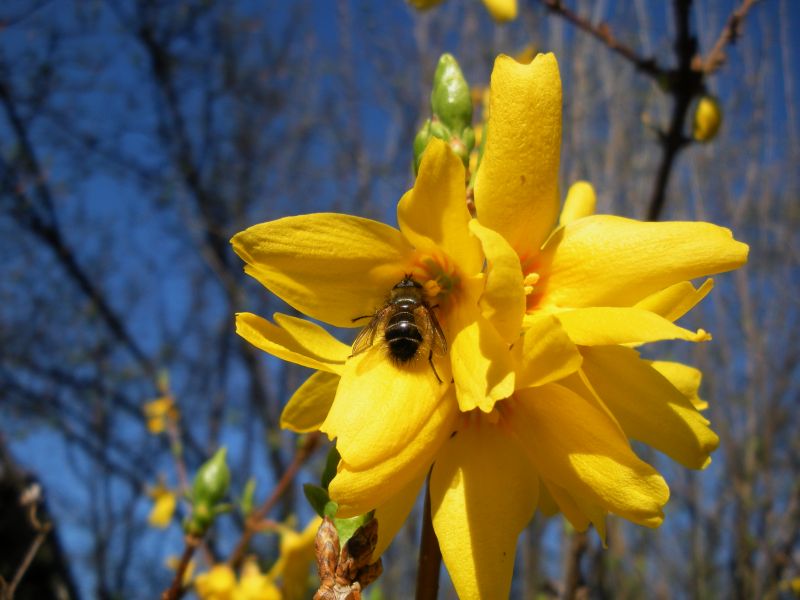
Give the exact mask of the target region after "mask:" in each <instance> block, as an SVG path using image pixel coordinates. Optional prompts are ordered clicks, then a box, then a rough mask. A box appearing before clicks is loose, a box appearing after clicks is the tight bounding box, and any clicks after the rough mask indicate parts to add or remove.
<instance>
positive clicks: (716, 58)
mask: <svg viewBox="0 0 800 600" xmlns="http://www.w3.org/2000/svg"><path fill="white" fill-rule="evenodd" d="M756 2H758V0H743V2H742V3H741V4H740V5H739V7H738V8H737V9H735V10H734V11H733V12H732V13H731V14H730V16H729V17H728V20H727V21H726V22H725V27H723V28H722V31H721V32H720V34H719V37H718V38H717V41H716V42H715V43H714V46H713V47H712V48H711V51H710V52H709V53H708V54H707V55H706V57H705V59H703V60H702V61H701V64H700V65H699V69H700V70H701V71H702V72H703V73H704V74H706V75H710V74H711V73H713V72H714V71H716V70H717V69H719V68H720V67H721V66H722V65H723V64H725V58H726V57H725V46H727V45H728V44H733V43H735V42H736V40H737V39H738V38H739V36H741V35H742V23H743V22H744V18H745V16H746V15H747V12H748V11H749V10H750V9H751V8H752V7H753V5H754V4H755V3H756Z"/></svg>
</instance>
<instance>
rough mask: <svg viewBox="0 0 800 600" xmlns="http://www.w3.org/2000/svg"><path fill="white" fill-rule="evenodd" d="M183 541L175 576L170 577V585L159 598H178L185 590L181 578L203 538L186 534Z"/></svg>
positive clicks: (175, 599)
mask: <svg viewBox="0 0 800 600" xmlns="http://www.w3.org/2000/svg"><path fill="white" fill-rule="evenodd" d="M184 541H185V545H184V548H183V554H182V555H181V560H180V561H179V562H178V566H177V567H176V568H175V576H174V577H173V578H172V583H171V584H170V586H169V587H168V588H167V589H166V590H164V593H163V594H161V600H178V598H180V597H181V596H183V594H184V592H185V591H186V590H185V589H184V586H183V578H184V575H185V573H186V569H187V568H188V567H189V563H190V562H191V561H192V556H194V552H195V550H197V548H198V547H199V546H200V544H201V542H202V541H203V540H202V538H199V537H197V536H194V535H187V536H186V538H185V539H184Z"/></svg>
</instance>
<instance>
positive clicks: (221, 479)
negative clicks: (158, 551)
mask: <svg viewBox="0 0 800 600" xmlns="http://www.w3.org/2000/svg"><path fill="white" fill-rule="evenodd" d="M225 453H226V449H225V448H224V447H222V448H220V449H219V450H217V452H216V454H214V456H212V457H211V458H210V459H208V460H207V461H206V462H205V463H203V466H201V467H200V469H199V470H198V471H197V475H195V477H194V484H193V485H192V514H191V515H190V516H189V518H188V519H187V520H186V523H185V524H184V529H185V530H186V532H187V533H189V534H191V535H196V536H202V535H203V534H204V533H205V532H206V530H207V529H208V528H209V527H210V526H211V523H213V522H214V518H215V517H216V516H217V515H218V514H220V513H221V512H225V511H226V510H228V508H229V507H225V506H223V505H221V504H220V501H221V500H222V499H223V497H224V496H225V494H226V493H227V491H228V486H229V485H230V482H231V472H230V470H229V469H228V465H227V464H226V462H225Z"/></svg>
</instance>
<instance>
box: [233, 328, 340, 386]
mask: <svg viewBox="0 0 800 600" xmlns="http://www.w3.org/2000/svg"><path fill="white" fill-rule="evenodd" d="M275 322H276V323H277V324H273V323H270V322H269V321H267V320H266V319H263V318H261V317H259V316H258V315H254V314H252V313H238V314H237V315H236V333H238V334H239V335H240V336H242V337H243V338H244V339H246V340H247V341H248V342H250V343H251V344H253V345H254V346H255V347H256V348H260V349H261V350H263V351H264V352H268V353H270V354H272V355H273V356H277V357H278V358H280V359H283V360H288V361H289V362H293V363H296V364H298V365H302V366H304V367H309V368H311V369H318V370H320V371H328V372H331V373H341V372H342V370H343V369H344V363H345V361H346V360H347V357H348V356H349V355H350V346H348V345H347V344H343V343H342V342H340V341H339V340H337V339H336V338H335V337H333V336H332V335H331V334H330V333H328V332H327V331H325V329H323V328H322V327H320V326H319V325H317V324H315V323H311V322H310V321H306V320H304V319H298V318H296V317H290V316H288V315H281V314H279V313H276V314H275Z"/></svg>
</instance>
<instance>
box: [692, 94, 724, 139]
mask: <svg viewBox="0 0 800 600" xmlns="http://www.w3.org/2000/svg"><path fill="white" fill-rule="evenodd" d="M720 125H722V107H721V106H720V104H719V101H718V100H717V99H716V98H714V97H713V96H703V97H702V98H700V101H699V102H698V103H697V107H696V108H695V110H694V125H693V128H692V136H693V137H694V139H696V140H697V141H698V142H710V141H711V140H713V139H714V138H715V137H716V135H717V132H718V131H719V128H720Z"/></svg>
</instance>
